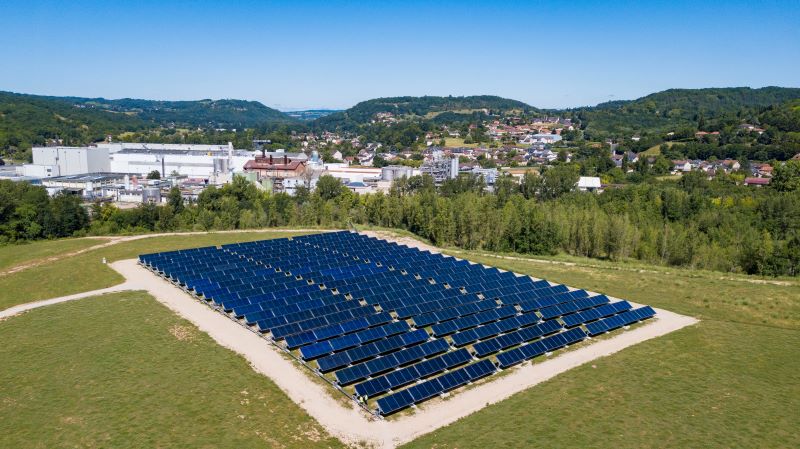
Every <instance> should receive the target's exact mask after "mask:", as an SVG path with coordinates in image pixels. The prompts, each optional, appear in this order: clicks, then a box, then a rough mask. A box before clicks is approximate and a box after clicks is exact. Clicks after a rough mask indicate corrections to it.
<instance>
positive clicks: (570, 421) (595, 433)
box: [404, 252, 800, 449]
mask: <svg viewBox="0 0 800 449" xmlns="http://www.w3.org/2000/svg"><path fill="white" fill-rule="evenodd" d="M458 255H459V256H462V257H464V256H466V257H467V258H469V259H472V260H475V261H479V262H483V263H486V264H492V265H495V266H499V267H501V268H505V269H511V270H514V271H517V272H520V273H527V274H532V275H534V276H537V277H543V278H547V279H549V280H552V281H556V282H563V283H567V284H569V285H575V286H580V287H583V288H587V289H592V290H596V291H600V292H603V293H608V294H611V295H614V296H618V297H622V298H626V299H631V300H634V301H637V302H641V303H644V304H651V305H654V306H657V307H663V308H667V309H670V310H673V311H676V312H679V313H684V314H689V315H693V316H696V317H699V318H701V319H702V320H703V321H701V322H700V323H699V324H697V325H695V326H691V327H689V328H686V329H682V330H680V331H677V332H675V333H672V334H669V335H666V336H664V337H660V338H657V339H655V340H649V341H647V342H644V343H641V344H639V345H636V346H634V347H632V348H628V349H626V350H625V351H622V352H620V353H618V354H615V355H613V356H611V357H606V358H603V359H600V360H598V361H596V362H594V363H592V364H589V365H585V366H582V367H580V368H577V369H575V370H572V371H570V372H569V373H566V374H563V375H560V376H558V377H556V378H554V379H552V380H550V381H548V382H545V383H543V384H541V385H537V386H536V387H533V388H531V389H529V390H526V391H524V392H521V393H518V394H516V395H514V396H513V397H511V398H510V399H508V400H506V401H503V402H501V403H499V404H496V405H492V406H490V407H488V408H486V409H483V410H481V411H479V412H477V413H474V414H473V415H470V416H468V417H466V418H464V419H462V420H460V421H457V422H456V423H453V424H451V425H449V426H447V427H444V428H442V429H439V430H438V431H436V432H433V433H431V434H428V435H425V436H423V437H421V438H419V439H418V440H415V441H414V442H412V443H410V444H407V445H406V446H404V447H405V448H430V447H436V448H460V449H464V448H484V447H510V448H516V447H549V448H553V447H580V446H583V447H630V448H640V447H798V446H800V434H799V433H798V432H797V429H798V428H800V374H799V373H800V357H798V352H797V348H798V347H800V286H798V283H797V282H792V283H790V285H785V286H784V285H772V284H757V283H752V282H747V281H748V280H749V281H753V280H755V279H753V278H748V277H745V276H733V277H732V278H731V279H723V278H725V277H726V276H725V275H724V274H721V273H710V272H693V271H688V270H670V272H668V273H667V272H666V271H665V270H663V269H659V268H653V270H652V271H653V272H639V271H638V270H635V269H619V267H618V266H616V265H614V264H611V263H605V264H598V263H597V262H596V261H586V262H587V263H588V264H591V265H592V266H591V267H586V266H580V265H578V266H568V265H563V264H549V263H541V262H531V261H512V260H502V259H498V258H495V257H487V256H484V255H477V254H474V253H463V252H460V253H459V254H458Z"/></svg>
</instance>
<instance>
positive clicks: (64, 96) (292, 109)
mask: <svg viewBox="0 0 800 449" xmlns="http://www.w3.org/2000/svg"><path fill="white" fill-rule="evenodd" d="M769 87H774V88H778V89H800V87H797V86H772V85H770V86H758V87H753V86H725V87H722V86H710V87H697V88H687V87H670V88H667V89H664V90H661V91H658V92H650V93H648V94H645V95H643V96H641V97H636V98H617V99H614V100H606V101H605V102H609V101H636V100H639V99H641V98H644V97H647V96H649V95H652V94H657V93H660V92H666V91H668V90H703V89H753V90H756V89H764V88H769ZM0 92H9V93H12V94H19V95H32V96H44V97H56V98H58V97H61V98H69V97H75V98H84V99H93V98H98V99H103V100H109V101H117V100H126V99H127V100H142V101H204V100H209V101H224V100H234V101H237V100H238V101H256V102H260V101H259V100H256V99H250V98H210V97H203V98H193V99H171V98H135V97H124V96H123V97H114V98H108V97H89V96H84V95H46V94H38V93H30V92H13V91H8V90H5V91H4V90H2V89H0ZM486 95H491V94H467V95H452V97H453V98H463V97H474V96H486ZM447 96H448V95H431V94H426V95H390V96H386V97H375V98H367V99H364V100H359V101H357V102H356V103H354V104H352V105H351V106H348V107H346V108H342V109H337V108H325V107H310V108H291V109H279V108H277V107H275V106H272V105H268V104H265V103H263V102H261V104H262V105H264V106H267V107H270V108H272V109H275V110H277V111H279V112H283V113H290V112H305V111H333V112H339V111H345V110H347V109H349V108H352V107H354V106H356V105H357V104H359V103H362V102H365V101H370V100H377V99H382V98H397V97H414V98H422V97H447ZM501 98H505V99H507V100H517V101H522V100H519V99H517V98H513V97H501ZM605 102H601V103H595V104H591V105H581V106H571V107H552V108H545V107H540V106H537V105H535V104H530V103H526V102H524V101H523V103H526V104H527V105H528V106H532V107H534V108H537V109H540V110H572V109H580V108H592V107H596V106H599V105H600V104H602V103H605Z"/></svg>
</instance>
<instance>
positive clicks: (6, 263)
mask: <svg viewBox="0 0 800 449" xmlns="http://www.w3.org/2000/svg"><path fill="white" fill-rule="evenodd" d="M104 242H106V239H60V240H43V241H39V242H32V243H23V244H12V245H4V246H0V271H3V270H6V269H8V268H12V267H14V266H17V265H20V264H23V263H26V262H31V261H34V260H37V259H42V258H45V257H50V256H53V255H56V254H63V253H69V252H72V251H77V250H81V249H84V248H88V247H90V246H94V245H101V244H103V243H104Z"/></svg>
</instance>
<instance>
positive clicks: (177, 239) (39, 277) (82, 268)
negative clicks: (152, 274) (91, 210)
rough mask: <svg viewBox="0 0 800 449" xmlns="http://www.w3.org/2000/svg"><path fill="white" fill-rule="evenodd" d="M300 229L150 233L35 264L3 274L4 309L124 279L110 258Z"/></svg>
mask: <svg viewBox="0 0 800 449" xmlns="http://www.w3.org/2000/svg"><path fill="white" fill-rule="evenodd" d="M299 234H300V233H296V232H282V231H277V232H237V233H216V234H214V233H212V234H199V235H175V236H164V237H149V238H145V239H141V240H133V241H130V242H123V243H119V244H116V245H112V246H108V247H105V248H101V249H98V250H93V251H88V252H86V253H83V254H79V255H77V256H74V257H70V258H67V259H62V260H58V261H55V262H49V263H46V264H42V265H39V266H36V267H32V268H29V269H26V270H23V271H20V272H18V273H15V274H13V275H11V276H0V310H2V309H6V308H8V307H11V306H14V305H17V304H22V303H26V302H31V301H36V300H40V299H47V298H53V297H57V296H64V295H70V294H74V293H80V292H85V291H89V290H96V289H99V288H105V287H111V286H113V285H115V284H119V283H120V282H122V281H123V280H124V279H123V278H122V276H120V275H119V274H117V272H116V271H114V270H113V269H111V268H109V267H107V266H105V265H103V263H102V260H103V257H105V258H106V260H107V261H108V262H113V261H116V260H121V259H128V258H134V257H136V256H138V255H139V254H145V253H151V252H158V251H170V250H176V249H181V248H193V247H198V246H209V245H222V244H226V243H232V242H244V241H248V240H259V239H268V238H281V237H289V236H292V235H299Z"/></svg>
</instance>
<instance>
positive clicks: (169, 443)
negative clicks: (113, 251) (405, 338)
mask: <svg viewBox="0 0 800 449" xmlns="http://www.w3.org/2000/svg"><path fill="white" fill-rule="evenodd" d="M0 339H2V340H3V341H13V342H14V344H13V345H11V344H9V345H3V346H2V347H1V348H0V360H2V361H3V363H2V365H3V368H2V369H0V447H4V448H17V449H24V448H67V447H83V448H91V447H113V448H179V447H193V448H245V447H247V448H255V447H274V448H278V447H280V448H297V449H305V448H338V447H342V444H341V443H340V442H339V441H337V440H336V439H335V438H332V437H330V436H329V435H327V434H326V432H325V431H324V429H323V428H322V427H320V426H319V425H318V424H317V423H316V422H314V421H313V420H312V419H311V418H310V417H309V416H308V415H307V414H306V413H305V412H304V411H303V410H302V409H301V408H300V407H299V406H297V405H296V404H294V403H293V402H292V401H291V400H290V399H289V398H288V397H287V396H286V395H284V394H283V392H282V391H280V389H279V388H278V387H277V386H276V385H275V384H274V383H272V381H270V380H269V379H268V378H266V377H264V376H262V375H260V374H257V373H256V372H254V371H253V370H252V369H251V368H250V366H249V365H248V363H247V361H245V360H244V359H243V358H242V357H239V356H238V355H236V354H234V353H233V352H231V351H229V350H227V349H225V348H223V347H221V346H219V345H218V344H217V343H216V342H214V341H213V340H212V339H211V338H210V337H209V336H208V335H206V334H204V333H202V332H200V331H199V330H198V329H197V328H196V327H194V325H192V324H191V323H189V322H188V321H185V320H182V319H180V318H178V317H177V316H175V315H174V314H173V313H172V312H171V311H170V310H169V309H167V308H166V307H164V306H162V305H161V304H160V303H158V302H157V301H156V300H155V299H153V298H152V297H151V296H149V295H147V294H146V293H144V292H124V293H117V294H112V295H104V296H98V297H92V298H87V299H83V300H80V301H75V302H69V303H64V304H58V305H54V306H50V307H46V308H43V309H39V310H36V311H33V312H29V313H25V314H23V315H20V316H18V317H14V318H11V319H8V320H5V321H2V322H0Z"/></svg>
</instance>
